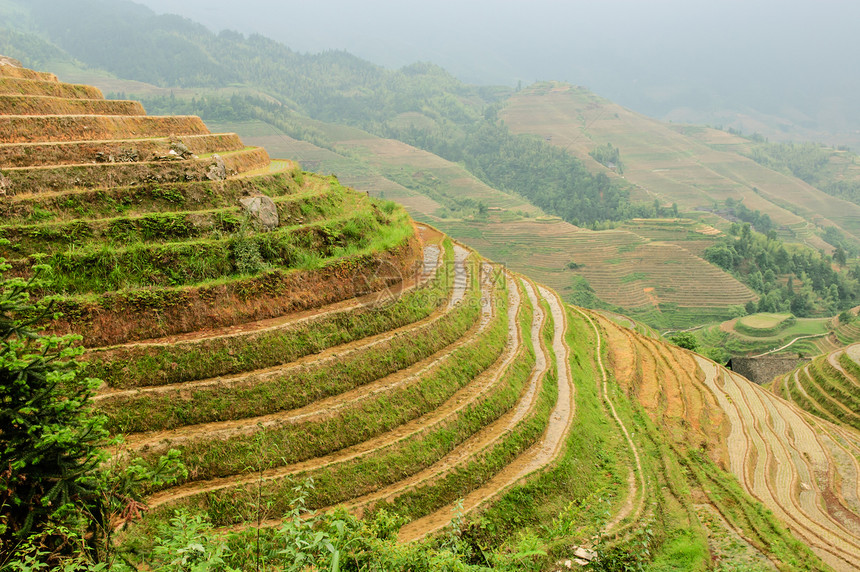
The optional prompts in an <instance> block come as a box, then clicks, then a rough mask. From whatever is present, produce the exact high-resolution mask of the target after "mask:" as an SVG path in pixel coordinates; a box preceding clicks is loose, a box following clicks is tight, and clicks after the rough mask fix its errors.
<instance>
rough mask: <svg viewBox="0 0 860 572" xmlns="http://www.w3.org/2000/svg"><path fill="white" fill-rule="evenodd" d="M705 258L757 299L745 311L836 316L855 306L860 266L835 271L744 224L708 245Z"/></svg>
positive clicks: (823, 259)
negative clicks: (729, 273)
mask: <svg viewBox="0 0 860 572" xmlns="http://www.w3.org/2000/svg"><path fill="white" fill-rule="evenodd" d="M704 257H705V259H706V260H708V261H709V262H712V263H713V264H716V265H717V266H719V267H721V268H724V269H725V270H728V271H730V272H732V273H733V274H735V275H736V276H738V277H739V278H740V279H741V280H742V281H743V282H744V283H745V284H747V285H748V286H749V287H750V288H752V289H753V290H754V291H755V292H757V293H759V294H760V295H761V299H760V300H759V302H758V305H757V306H756V307H754V308H753V307H749V308H747V309H748V310H750V311H758V312H788V311H790V312H791V313H793V314H794V315H796V316H809V315H811V314H814V313H816V312H821V313H828V314H835V313H837V312H838V311H840V310H843V309H845V308H850V307H853V306H856V305H857V304H858V303H860V283H858V280H860V267H855V268H853V269H851V270H850V271H849V272H838V271H837V270H835V269H834V268H833V260H832V259H831V258H830V257H829V256H825V255H823V254H821V253H820V252H817V251H815V250H813V249H811V248H809V247H805V246H799V245H791V246H789V245H785V244H783V243H782V241H780V240H778V239H777V238H776V234H775V233H770V234H769V235H763V234H761V233H757V232H754V231H753V230H752V229H751V228H750V225H749V224H744V225H742V226H740V225H737V224H736V225H733V227H732V232H731V236H728V237H726V238H724V239H722V240H721V241H720V242H719V243H718V244H716V245H714V246H711V247H709V248H708V249H707V250H706V251H705V253H704Z"/></svg>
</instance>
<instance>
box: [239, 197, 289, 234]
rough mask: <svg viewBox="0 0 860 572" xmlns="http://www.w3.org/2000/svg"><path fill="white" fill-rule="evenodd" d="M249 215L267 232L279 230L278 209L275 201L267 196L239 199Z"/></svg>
mask: <svg viewBox="0 0 860 572" xmlns="http://www.w3.org/2000/svg"><path fill="white" fill-rule="evenodd" d="M239 203H240V204H241V205H242V206H243V207H245V210H246V211H247V212H248V215H249V216H250V217H251V218H252V219H254V220H255V221H256V222H258V223H259V224H260V225H262V226H263V227H265V228H266V229H267V230H272V229H275V228H278V224H279V223H280V220H279V218H278V207H277V205H275V201H273V200H272V199H270V198H269V197H265V196H258V197H245V198H242V199H239Z"/></svg>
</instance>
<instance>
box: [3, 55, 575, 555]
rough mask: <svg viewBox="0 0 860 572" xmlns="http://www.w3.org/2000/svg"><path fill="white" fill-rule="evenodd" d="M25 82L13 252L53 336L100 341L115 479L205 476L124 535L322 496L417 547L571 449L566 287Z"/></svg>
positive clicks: (276, 169)
mask: <svg viewBox="0 0 860 572" xmlns="http://www.w3.org/2000/svg"><path fill="white" fill-rule="evenodd" d="M10 70H11V71H10ZM22 73H23V72H21V71H20V69H19V68H10V67H8V66H2V67H0V76H2V77H6V78H13V79H16V80H17V79H18V78H17V76H18V75H21V74H22ZM2 74H6V75H5V76H4V75H2ZM10 74H11V75H10ZM16 74H17V75H16ZM24 75H26V74H24ZM31 75H32V77H30V76H28V79H27V80H26V81H29V82H31V83H30V84H28V85H27V87H26V88H23V87H21V86H20V85H18V84H17V83H15V82H14V81H7V82H0V88H2V86H6V87H7V88H8V89H10V90H12V89H17V90H18V92H21V91H26V95H20V96H19V95H16V96H15V97H14V98H13V97H8V98H6V99H5V100H4V99H3V98H2V97H0V102H2V101H7V103H8V105H9V106H11V107H13V108H14V109H12V111H15V112H19V111H22V110H25V111H26V112H27V113H28V115H23V114H21V115H0V123H2V122H3V121H6V122H7V124H8V125H7V126H10V125H12V124H14V129H11V128H10V129H9V130H5V129H4V130H3V131H2V133H3V134H4V137H5V139H4V140H3V142H2V143H0V157H2V158H3V161H4V163H3V165H2V166H3V170H2V177H3V178H2V179H0V180H2V182H3V189H4V191H5V192H6V198H5V199H4V200H3V202H2V204H0V211H2V214H3V224H2V225H0V235H2V237H4V238H5V239H7V241H8V243H4V244H3V245H0V256H4V257H7V258H8V259H10V262H11V265H12V272H14V273H17V274H18V275H20V276H25V277H28V276H33V275H34V274H35V273H36V272H37V271H38V270H37V269H36V268H35V267H34V264H35V263H36V262H37V261H38V262H47V263H48V264H49V265H50V266H51V268H52V270H51V271H50V273H49V275H47V276H46V277H47V278H48V279H49V281H48V282H46V284H45V285H44V286H42V289H41V290H40V291H39V292H38V293H39V294H40V295H43V294H44V295H52V296H54V297H55V299H56V307H57V309H60V310H62V316H57V317H55V318H54V319H53V320H51V321H50V322H49V323H47V324H46V326H47V327H48V329H49V330H50V331H53V332H57V333H64V332H75V333H77V334H79V335H81V336H82V340H81V344H82V345H83V346H84V347H85V348H86V353H85V357H84V360H85V361H86V364H87V365H86V366H85V368H86V374H87V375H90V376H93V377H98V378H100V379H102V380H103V385H102V387H101V389H100V391H99V392H98V394H97V395H96V397H95V405H96V408H97V409H98V410H99V411H101V412H102V413H104V414H105V415H106V418H107V425H108V427H109V429H110V431H111V432H112V433H113V434H114V435H123V436H124V442H123V446H122V448H121V449H120V450H117V451H116V452H115V453H114V456H113V461H114V462H118V463H132V462H134V463H145V464H149V465H151V466H154V465H155V464H157V463H158V462H159V459H160V458H161V457H162V456H163V455H164V454H166V453H168V451H173V452H174V453H172V454H176V455H178V456H179V458H180V459H181V461H182V462H183V464H184V466H185V468H186V469H187V473H186V474H184V475H183V476H182V477H180V478H179V479H178V480H176V481H174V482H171V483H169V484H166V483H157V482H153V483H151V484H150V485H149V489H148V490H147V495H148V497H147V504H148V508H149V510H148V511H147V512H146V516H145V517H144V519H143V521H142V522H136V523H131V522H127V523H125V524H126V525H127V530H130V528H131V527H143V528H144V529H145V528H146V527H149V526H157V523H158V522H160V521H163V520H164V519H165V518H166V517H168V516H169V515H170V514H172V511H173V510H174V509H175V508H177V507H180V506H193V507H196V509H197V510H199V511H202V512H204V513H206V514H207V516H208V517H209V518H210V519H211V521H212V522H213V523H215V524H216V525H220V526H239V527H242V526H246V525H248V524H249V523H255V524H257V525H259V524H261V523H263V522H265V521H266V520H267V519H268V518H276V519H277V521H278V522H280V516H281V515H283V514H286V513H287V512H288V511H289V510H290V508H291V507H292V502H293V498H292V491H293V488H294V487H295V486H296V483H297V482H302V481H304V480H305V479H307V478H313V480H314V483H315V486H314V488H313V492H312V494H311V496H310V497H309V498H308V505H307V506H308V507H309V508H318V509H324V508H327V507H332V506H345V507H347V508H349V509H351V510H354V511H356V512H364V511H367V510H374V509H375V508H376V507H379V506H383V505H384V506H388V507H390V509H391V510H392V511H394V512H397V513H400V514H403V515H404V516H406V517H407V519H408V520H409V522H410V524H408V525H407V527H405V528H404V530H403V531H402V533H401V534H402V536H403V538H404V539H408V538H415V537H420V536H424V535H427V534H431V533H433V532H435V531H437V530H438V529H439V528H440V527H441V526H444V525H445V524H447V523H448V521H449V520H450V508H451V506H452V504H453V503H454V502H455V501H456V500H457V499H458V498H465V499H466V502H465V510H466V511H471V510H474V509H477V508H479V507H483V506H485V505H487V504H488V503H489V502H491V501H493V500H495V499H497V498H498V497H499V495H502V494H504V492H505V491H507V490H508V489H510V487H512V486H514V485H516V484H517V483H519V482H521V481H522V480H523V479H525V478H526V477H528V476H529V475H531V474H533V473H534V472H536V471H540V470H542V469H545V468H546V467H548V466H551V465H552V464H553V463H554V462H555V460H556V459H557V458H558V457H559V456H560V455H561V454H562V453H563V450H564V444H565V442H566V438H567V436H568V433H569V428H570V426H571V423H572V420H573V418H574V414H575V402H574V391H573V380H572V376H571V374H570V358H569V348H568V345H567V341H566V339H567V321H566V311H565V309H564V308H563V306H562V303H561V301H560V299H559V298H558V296H557V295H556V294H554V293H553V292H552V291H550V290H548V289H546V288H545V287H543V286H537V285H536V284H534V283H532V282H530V281H528V280H526V279H524V278H523V277H521V276H519V275H516V274H514V273H512V272H510V271H508V270H506V269H504V268H503V267H502V266H500V265H496V264H491V263H489V262H487V261H485V260H483V259H481V258H480V257H479V256H478V255H477V254H475V253H474V252H473V251H471V250H469V249H468V248H467V247H465V246H464V245H461V244H455V243H453V242H451V241H450V240H449V239H446V238H445V237H444V236H443V235H442V234H441V233H439V232H438V231H436V230H435V229H433V228H431V227H427V226H423V225H420V226H416V225H415V224H413V223H412V221H411V220H410V219H409V218H408V217H407V216H406V215H405V212H404V211H403V210H402V209H400V208H399V207H397V206H396V205H394V204H393V203H385V202H377V201H374V200H372V199H371V198H369V197H368V196H367V195H366V194H364V193H357V192H355V191H352V190H350V189H347V188H344V187H343V186H342V185H340V183H339V182H338V181H337V180H336V179H334V178H331V177H320V176H316V175H312V174H310V173H305V172H302V171H300V170H299V169H298V167H297V165H296V164H294V163H292V162H289V161H281V162H270V161H269V159H268V155H267V154H266V152H265V151H263V150H262V149H259V148H246V147H245V146H244V145H243V144H242V142H241V140H240V139H239V138H238V136H236V135H234V134H229V133H228V134H211V133H209V131H208V129H207V128H206V126H205V125H203V123H202V122H201V121H200V120H199V119H197V118H158V117H148V116H145V115H140V114H141V113H142V109H140V108H139V107H137V106H135V105H132V104H121V103H112V104H110V105H109V106H113V107H111V109H110V111H112V112H113V111H116V109H114V107H120V108H123V109H126V111H127V112H128V113H126V114H125V115H122V116H120V115H105V114H104V112H105V105H108V104H105V103H104V102H103V100H101V99H96V98H97V97H98V96H99V94H98V92H97V91H93V90H90V89H84V88H80V87H78V86H72V85H66V84H61V83H59V82H58V81H57V80H56V78H53V77H49V76H44V77H43V76H39V75H37V74H31ZM10 86H11V87H10ZM40 90H41V91H40ZM34 92H35V94H34ZM39 93H44V94H52V95H50V96H47V95H45V96H43V95H39ZM83 96H86V97H83ZM42 97H50V98H54V99H57V98H60V99H62V98H63V97H65V98H66V99H63V100H62V101H54V99H50V100H43V99H39V98H42ZM22 98H23V99H22ZM27 98H31V99H27ZM33 98H35V99H33ZM96 102H99V103H96ZM13 103H14V105H13ZM46 106H47V107H46ZM2 109H3V108H2V107H0V110H2ZM56 111H70V112H74V115H68V116H66V115H45V114H46V113H49V112H56ZM84 111H85V112H87V113H83V112H84ZM133 114H137V115H133ZM132 120H133V121H132ZM168 129H175V131H171V132H170V133H169V135H166V134H165V132H166V131H167V130H168ZM85 135H86V137H85ZM243 157H244V158H247V160H243V159H242V158H243ZM247 198H254V199H255V200H258V201H259V202H260V203H262V204H264V205H269V206H270V207H271V209H272V211H273V212H272V213H270V214H271V215H272V216H274V222H272V221H271V220H268V219H265V218H264V217H263V216H261V215H256V214H254V213H253V212H251V211H250V210H249V209H248V207H247V206H244V203H242V199H247ZM38 252H42V253H45V256H44V257H39V256H36V253H38ZM251 498H256V499H257V504H256V505H255V506H256V509H255V510H252V511H249V509H248V506H249V505H248V503H247V502H245V500H247V499H251ZM243 499H245V500H243ZM263 506H265V507H266V508H265V511H263V508H262V507H263ZM264 512H265V514H264Z"/></svg>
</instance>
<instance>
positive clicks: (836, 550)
mask: <svg viewBox="0 0 860 572" xmlns="http://www.w3.org/2000/svg"><path fill="white" fill-rule="evenodd" d="M600 323H601V326H602V327H603V328H604V330H605V332H606V335H607V338H608V341H609V347H610V349H609V360H610V363H611V364H612V369H613V372H614V374H615V377H616V379H617V380H618V382H619V383H620V384H621V387H622V388H623V390H624V392H625V394H626V395H627V396H628V397H630V398H631V399H632V400H634V401H635V402H637V403H638V404H639V405H641V407H642V410H643V411H644V412H645V414H647V416H648V417H649V418H650V420H651V421H652V422H653V423H654V424H655V425H656V427H657V428H658V429H659V431H660V433H661V434H662V435H663V436H664V438H666V439H667V441H668V443H669V444H670V447H671V450H672V451H673V452H674V453H675V454H676V455H677V458H678V459H680V462H681V464H682V466H683V467H684V469H683V470H684V471H685V473H686V474H687V476H688V479H689V482H690V483H691V486H692V487H693V489H694V491H695V492H694V493H693V502H694V504H695V506H696V508H697V511H698V512H699V513H700V514H702V513H704V512H705V511H706V510H714V509H715V510H717V511H718V512H719V513H720V514H721V515H722V518H723V519H725V522H726V523H727V525H728V527H729V528H730V529H732V530H735V531H736V532H737V533H738V534H739V535H740V536H741V537H742V538H744V539H745V540H746V541H747V542H749V543H750V544H751V545H752V546H754V547H756V548H757V549H759V550H761V551H762V553H769V554H770V558H771V560H772V561H774V563H776V564H778V565H779V566H786V565H787V566H788V568H789V569H795V568H801V569H806V568H805V567H807V566H809V567H811V568H813V569H819V566H818V565H816V564H814V563H812V562H811V561H808V560H807V561H806V563H805V564H804V562H803V558H802V557H801V556H800V555H799V553H797V549H796V548H792V547H791V546H792V544H791V543H792V540H791V538H790V536H789V535H787V533H786V532H785V530H784V529H783V528H782V524H784V525H787V526H788V528H789V530H790V531H791V533H792V534H793V535H795V536H796V537H797V538H799V539H801V540H802V541H803V542H804V543H805V544H806V545H808V546H809V547H810V548H812V550H813V551H814V552H815V554H816V555H817V556H818V557H820V558H821V560H822V561H823V562H825V563H827V564H828V565H829V566H831V567H832V568H833V569H835V570H845V571H849V570H857V569H858V568H859V567H860V463H858V458H860V432H858V431H856V430H855V429H853V428H851V427H846V426H844V425H836V424H834V423H832V422H830V421H829V420H825V419H826V418H827V417H826V416H825V419H822V418H819V417H816V416H815V415H811V414H809V413H807V412H806V411H803V410H802V409H801V408H800V407H797V406H796V405H794V404H791V403H788V402H786V401H784V400H782V399H780V398H778V397H776V396H775V395H773V394H772V393H770V392H768V391H767V390H766V389H764V388H762V387H760V386H757V385H756V384H754V383H752V382H750V381H748V380H747V379H745V378H743V377H741V376H739V375H737V374H734V373H732V372H730V371H728V370H725V369H724V368H722V367H719V366H717V365H716V364H714V363H713V362H711V361H709V360H707V359H705V358H702V357H700V356H696V355H695V354H692V353H690V352H687V351H686V350H681V349H680V348H677V347H675V346H671V345H668V344H664V343H662V342H659V341H656V340H651V339H647V338H643V337H641V336H638V335H636V334H634V333H632V332H630V331H628V330H626V329H624V328H621V327H619V326H617V325H616V324H614V323H613V322H611V321H609V320H608V319H603V318H601V319H600ZM855 353H856V352H855ZM791 381H793V378H792V380H791ZM785 383H788V382H787V381H786V382H785ZM848 383H852V382H851V381H848ZM798 403H800V402H799V401H798ZM837 407H838V406H837ZM816 412H817V411H816ZM825 413H826V412H825ZM753 499H754V500H753ZM759 502H760V503H762V504H763V505H764V506H765V507H767V508H768V509H769V510H770V511H772V513H773V516H775V517H776V519H778V521H780V522H781V523H782V524H780V523H778V522H777V521H775V520H774V519H773V518H772V516H771V515H769V514H766V513H764V512H762V511H761V509H760V507H759V505H758V503H759Z"/></svg>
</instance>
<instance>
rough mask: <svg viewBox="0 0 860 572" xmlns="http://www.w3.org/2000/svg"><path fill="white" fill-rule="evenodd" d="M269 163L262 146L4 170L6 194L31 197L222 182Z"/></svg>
mask: <svg viewBox="0 0 860 572" xmlns="http://www.w3.org/2000/svg"><path fill="white" fill-rule="evenodd" d="M268 164H269V154H268V153H267V152H266V150H265V149H263V148H262V147H250V148H246V149H242V150H240V151H229V152H226V153H223V154H215V155H213V156H211V157H207V156H203V157H200V158H196V159H178V160H171V159H167V160H164V161H147V162H128V163H99V164H79V165H62V166H54V165H49V166H41V167H16V168H12V169H5V170H4V171H3V174H4V176H5V178H6V179H7V181H8V183H7V185H8V186H7V194H9V195H17V194H32V193H38V192H43V191H56V190H58V189H66V188H68V186H69V182H70V181H71V182H72V183H73V185H74V186H75V187H77V188H111V187H127V186H130V185H135V184H140V183H145V182H159V183H174V182H190V181H205V180H210V181H221V180H224V179H226V178H228V177H234V176H236V175H238V174H240V173H243V172H246V171H252V170H254V169H259V168H261V167H263V166H266V165H268Z"/></svg>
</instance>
